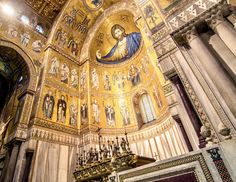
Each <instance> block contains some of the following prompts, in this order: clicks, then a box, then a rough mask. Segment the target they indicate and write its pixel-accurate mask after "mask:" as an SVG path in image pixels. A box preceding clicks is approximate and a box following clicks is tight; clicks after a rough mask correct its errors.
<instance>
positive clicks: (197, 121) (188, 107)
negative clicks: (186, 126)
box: [170, 76, 206, 148]
mask: <svg viewBox="0 0 236 182" xmlns="http://www.w3.org/2000/svg"><path fill="white" fill-rule="evenodd" d="M170 79H171V81H172V83H173V84H174V85H175V86H176V88H177V90H178V92H179V95H180V97H181V100H182V102H183V104H184V107H185V109H186V111H187V113H188V116H189V118H190V120H191V122H192V125H193V128H194V130H195V132H196V134H197V136H198V139H199V148H203V147H205V146H206V142H205V140H204V138H203V136H202V135H201V134H200V131H201V126H202V123H201V121H200V119H199V118H198V115H197V113H196V112H195V109H194V107H193V105H192V103H191V101H190V100H189V98H188V95H187V93H186V91H185V89H184V86H183V84H182V82H181V81H180V78H179V77H178V76H174V77H172V78H170ZM183 135H184V134H183ZM186 135H187V134H186ZM186 144H187V143H186Z"/></svg>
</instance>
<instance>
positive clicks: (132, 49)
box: [96, 24, 142, 64]
mask: <svg viewBox="0 0 236 182" xmlns="http://www.w3.org/2000/svg"><path fill="white" fill-rule="evenodd" d="M111 35H112V37H113V38H114V39H115V40H116V43H115V45H114V46H113V47H112V48H111V49H110V51H109V52H108V53H107V54H106V55H102V54H101V51H100V50H97V51H96V59H97V61H98V62H100V63H103V64H118V63H121V62H124V61H126V60H128V59H130V58H131V57H132V56H133V55H134V54H135V53H136V52H137V51H138V50H139V47H140V43H141V39H142V37H141V34H140V33H139V32H132V33H129V34H126V32H125V28H124V27H122V26H121V25H119V24H115V25H113V26H112V28H111Z"/></svg>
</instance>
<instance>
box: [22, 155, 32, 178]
mask: <svg viewBox="0 0 236 182" xmlns="http://www.w3.org/2000/svg"><path fill="white" fill-rule="evenodd" d="M33 154H34V153H33V151H30V152H26V154H25V155H26V163H25V166H24V173H23V178H22V180H21V181H22V182H24V181H28V179H29V174H30V167H31V162H32V158H33Z"/></svg>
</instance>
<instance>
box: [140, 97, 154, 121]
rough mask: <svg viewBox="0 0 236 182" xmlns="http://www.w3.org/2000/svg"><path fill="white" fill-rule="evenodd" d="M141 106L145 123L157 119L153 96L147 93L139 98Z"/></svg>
mask: <svg viewBox="0 0 236 182" xmlns="http://www.w3.org/2000/svg"><path fill="white" fill-rule="evenodd" d="M139 107H140V111H141V115H142V119H143V123H148V122H151V121H153V120H155V119H156V113H155V110H154V107H153V104H152V100H151V97H150V96H149V95H148V94H147V93H145V94H142V95H141V97H140V100H139Z"/></svg>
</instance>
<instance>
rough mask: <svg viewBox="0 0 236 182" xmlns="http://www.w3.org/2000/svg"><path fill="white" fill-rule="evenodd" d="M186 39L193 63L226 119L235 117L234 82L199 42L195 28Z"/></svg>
mask: <svg viewBox="0 0 236 182" xmlns="http://www.w3.org/2000/svg"><path fill="white" fill-rule="evenodd" d="M186 38H187V41H188V44H189V46H190V47H191V50H190V51H192V53H193V54H194V55H195V56H196V58H197V59H194V63H195V64H196V65H197V67H198V68H199V70H200V71H201V73H202V75H203V76H204V79H205V80H206V81H207V83H208V84H209V86H210V88H211V90H212V92H213V93H214V95H215V96H216V98H217V100H218V102H219V103H220V104H221V107H223V108H224V112H226V113H227V115H228V117H231V115H232V114H233V115H234V117H235V116H236V108H235V104H236V85H235V83H234V81H233V80H232V79H231V77H230V76H229V75H228V74H227V73H226V71H225V69H223V68H222V65H221V64H220V63H219V61H218V60H217V59H216V58H215V56H214V55H213V54H212V52H211V51H210V50H209V49H208V47H207V46H206V45H205V44H204V42H203V41H202V40H201V38H200V36H199V35H198V33H197V31H196V30H195V28H192V29H191V30H188V31H187V33H186ZM226 88H227V89H226ZM225 104H226V105H227V106H226V105H225ZM229 110H230V111H231V113H230V111H229ZM232 121H233V119H232ZM233 122H234V121H233Z"/></svg>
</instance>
